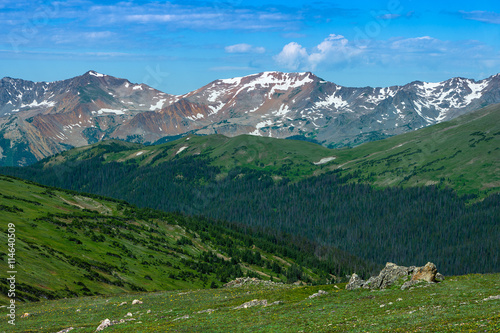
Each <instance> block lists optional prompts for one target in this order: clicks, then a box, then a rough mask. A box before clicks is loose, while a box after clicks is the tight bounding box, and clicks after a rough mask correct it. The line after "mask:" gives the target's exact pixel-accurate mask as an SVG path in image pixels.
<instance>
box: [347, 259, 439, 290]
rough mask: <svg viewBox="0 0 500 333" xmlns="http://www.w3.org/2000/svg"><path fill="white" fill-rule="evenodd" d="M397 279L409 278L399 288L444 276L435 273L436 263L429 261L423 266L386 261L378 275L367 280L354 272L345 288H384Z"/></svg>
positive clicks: (436, 279)
mask: <svg viewBox="0 0 500 333" xmlns="http://www.w3.org/2000/svg"><path fill="white" fill-rule="evenodd" d="M436 277H437V278H436ZM399 279H406V280H408V279H410V281H406V282H405V283H403V286H402V287H401V289H408V288H410V287H412V286H414V285H416V284H418V283H419V281H427V282H429V283H431V282H439V281H443V280H444V276H443V275H442V274H439V273H437V268H436V265H434V264H433V263H431V262H428V263H427V264H426V265H425V266H423V267H415V266H410V267H405V266H398V265H396V264H393V263H391V262H388V263H387V264H386V265H385V267H384V269H382V270H381V271H380V273H379V275H378V276H372V277H370V278H369V279H368V280H367V281H364V280H362V279H361V278H360V277H359V276H358V275H357V274H356V273H354V274H353V275H352V276H351V278H350V280H349V283H348V284H347V286H346V289H348V290H353V289H358V288H361V287H362V288H366V289H385V288H387V287H389V286H391V285H393V284H394V283H395V282H396V281H398V280H399Z"/></svg>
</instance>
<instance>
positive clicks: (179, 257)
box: [0, 176, 315, 304]
mask: <svg viewBox="0 0 500 333" xmlns="http://www.w3.org/2000/svg"><path fill="white" fill-rule="evenodd" d="M14 207H15V208H18V210H16V209H15V208H14ZM132 209H133V208H132V207H130V206H127V204H126V203H123V202H119V201H110V200H107V199H103V198H99V197H93V198H90V197H87V196H85V195H81V194H78V193H73V192H69V191H62V190H60V191H59V190H54V189H48V188H46V187H41V186H37V185H35V184H32V183H27V182H24V181H21V180H17V179H14V180H13V179H10V178H7V177H3V176H0V210H1V212H0V225H1V226H2V233H0V243H1V244H4V246H2V253H1V254H2V257H3V258H4V259H5V260H2V261H0V271H2V272H6V271H7V270H8V269H7V260H6V258H7V247H6V244H7V233H6V232H4V231H6V229H7V225H8V223H14V224H15V229H16V260H17V264H16V265H17V266H16V268H17V270H18V272H19V274H18V276H17V277H18V281H17V283H18V291H19V293H18V297H19V299H24V300H35V299H36V298H40V297H41V298H60V297H70V296H77V295H78V296H80V295H94V294H96V293H99V294H113V293H123V292H130V291H133V290H136V291H137V290H141V289H140V288H144V289H143V290H148V291H151V290H173V289H183V288H203V287H208V286H210V284H211V281H215V282H216V283H217V284H219V285H220V282H219V281H217V277H216V275H215V274H214V273H206V274H205V273H203V274H202V273H201V272H199V271H197V270H196V269H193V268H192V267H190V264H189V263H192V262H198V261H199V260H198V257H199V255H200V254H201V253H203V252H206V251H210V252H213V253H214V254H217V255H219V256H222V255H224V254H225V253H222V252H221V250H220V248H219V247H218V245H217V241H216V240H214V238H213V237H212V238H211V236H213V235H211V234H210V232H208V233H206V234H205V235H204V236H205V237H204V240H202V239H200V237H199V236H200V235H199V234H197V233H196V232H193V231H190V230H189V229H188V228H187V227H185V226H183V225H182V221H183V219H185V217H183V216H181V215H175V214H166V215H165V216H166V218H160V219H159V218H142V219H141V218H138V217H134V216H132V215H131V214H132V213H131V212H132ZM48 214H52V215H51V216H49V215H48ZM178 223H179V224H180V225H178ZM182 237H184V238H186V239H188V240H189V241H190V243H191V244H179V243H178V240H179V239H181V238H182ZM228 238H231V237H230V236H228ZM234 241H235V243H234V244H235V245H234V247H235V248H238V249H240V250H244V249H248V247H246V246H245V245H244V243H243V242H242V241H241V240H238V239H234ZM188 243H189V242H188ZM252 251H254V252H257V251H258V252H260V253H261V256H262V257H263V258H264V262H266V261H267V262H268V263H272V262H276V263H277V264H278V265H280V266H282V267H283V268H286V267H288V266H289V265H290V263H292V261H291V260H289V259H287V258H285V257H274V255H275V253H274V254H271V253H266V252H265V251H262V250H261V249H259V248H253V249H252ZM226 256H227V254H226ZM208 265H211V266H213V267H215V264H210V263H208ZM239 265H240V266H241V267H242V271H243V272H245V271H246V270H247V269H249V270H250V271H252V272H254V273H256V274H263V276H264V278H267V277H268V274H270V273H271V271H270V270H269V269H267V268H264V267H260V266H256V265H249V264H248V263H244V262H241V263H240V264H239ZM245 267H246V268H245ZM306 272H307V273H309V274H310V275H311V276H312V277H314V276H315V275H314V274H313V273H312V271H310V270H307V269H306ZM273 275H274V277H275V279H276V278H277V276H276V274H275V273H273ZM281 278H282V279H284V277H283V276H281ZM4 283H5V281H1V284H2V286H3V284H4ZM6 302H7V298H6V297H5V295H4V294H3V293H0V303H4V304H5V303H6Z"/></svg>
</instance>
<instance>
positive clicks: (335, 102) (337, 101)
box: [314, 93, 348, 109]
mask: <svg viewBox="0 0 500 333" xmlns="http://www.w3.org/2000/svg"><path fill="white" fill-rule="evenodd" d="M347 105H348V103H347V102H346V101H344V100H343V99H342V97H340V96H335V93H333V94H332V95H330V96H327V97H326V98H325V99H324V100H322V101H318V102H316V103H315V104H314V108H316V109H317V108H326V107H330V106H333V107H334V108H336V109H341V108H343V107H345V106H347Z"/></svg>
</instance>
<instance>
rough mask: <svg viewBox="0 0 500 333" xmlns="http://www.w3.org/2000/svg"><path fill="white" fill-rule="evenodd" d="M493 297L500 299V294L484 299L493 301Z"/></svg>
mask: <svg viewBox="0 0 500 333" xmlns="http://www.w3.org/2000/svg"><path fill="white" fill-rule="evenodd" d="M493 299H500V295H496V296H490V297H486V298H485V299H483V301H491V300H493Z"/></svg>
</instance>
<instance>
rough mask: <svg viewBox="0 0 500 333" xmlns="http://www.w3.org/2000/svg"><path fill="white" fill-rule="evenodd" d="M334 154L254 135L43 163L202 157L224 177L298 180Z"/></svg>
mask: <svg viewBox="0 0 500 333" xmlns="http://www.w3.org/2000/svg"><path fill="white" fill-rule="evenodd" d="M110 145H114V146H115V148H116V151H114V152H110V151H109V150H110V149H109V146H110ZM332 152H333V150H331V149H328V148H325V147H322V146H320V145H317V144H314V143H310V142H306V141H295V140H281V139H273V138H265V137H257V136H252V135H240V136H237V137H233V138H229V137H225V136H223V135H208V136H188V137H185V138H181V139H178V140H175V141H172V142H168V143H164V144H161V145H155V146H143V145H140V144H133V143H127V142H121V141H115V140H111V141H104V142H99V143H96V144H93V145H90V146H85V147H80V148H75V149H72V150H69V151H66V152H64V153H62V154H60V155H57V156H55V157H51V158H49V159H47V160H45V161H44V162H45V165H46V166H47V167H49V166H51V165H53V164H59V163H64V162H68V161H74V160H83V159H88V158H91V157H95V156H103V157H104V160H105V162H126V161H131V160H135V161H136V162H137V163H138V165H141V166H144V165H151V164H153V165H157V164H159V163H162V162H166V161H171V160H173V159H177V158H183V157H186V156H196V155H200V154H201V155H203V156H205V157H206V158H210V159H211V160H212V163H211V164H212V165H214V166H218V167H221V171H222V173H223V174H224V173H226V172H227V171H229V170H231V169H233V168H235V167H244V168H250V169H258V170H267V171H270V172H272V173H275V174H276V173H279V171H280V170H285V171H286V172H287V175H289V176H290V177H291V178H296V177H297V176H303V175H310V174H312V173H313V172H314V171H315V170H317V169H318V168H317V167H316V166H315V165H314V164H313V163H315V162H318V161H320V160H321V159H322V158H324V157H330V156H332ZM290 170H291V171H290Z"/></svg>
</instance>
